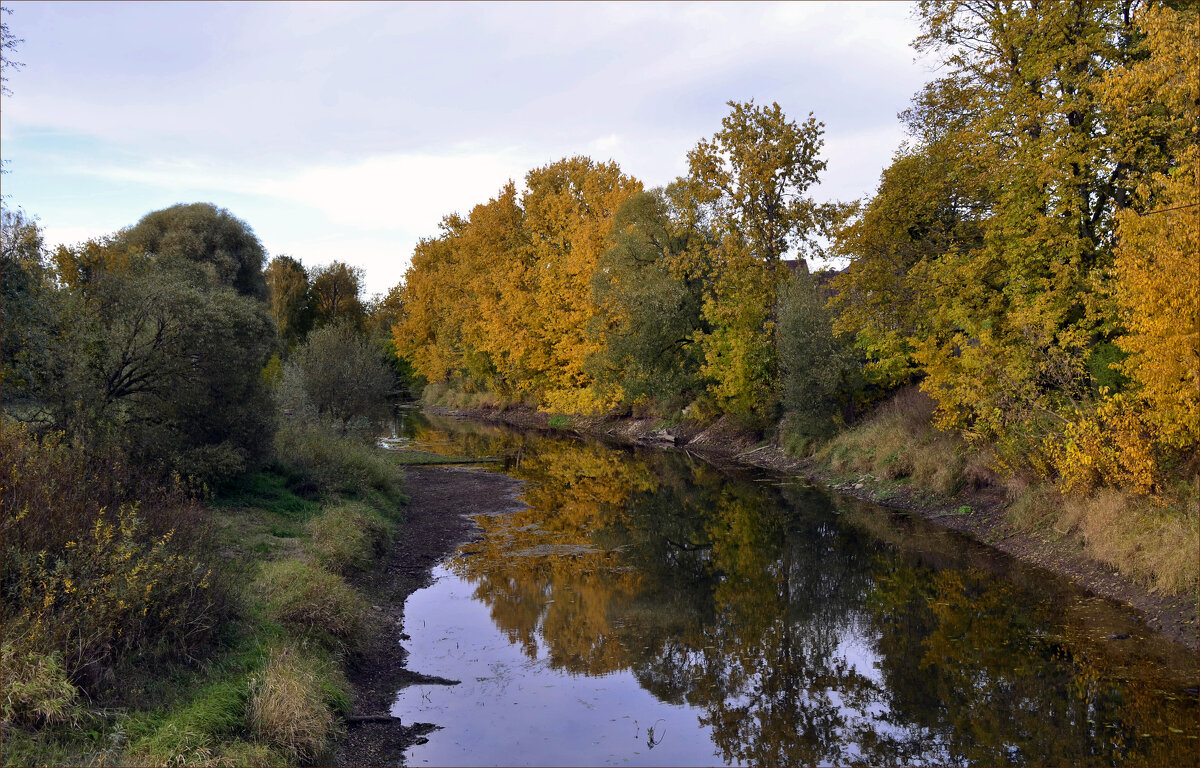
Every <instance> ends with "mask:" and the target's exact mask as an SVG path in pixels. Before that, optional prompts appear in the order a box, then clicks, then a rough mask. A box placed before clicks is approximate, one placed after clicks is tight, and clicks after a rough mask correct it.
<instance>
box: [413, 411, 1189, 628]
mask: <svg viewBox="0 0 1200 768" xmlns="http://www.w3.org/2000/svg"><path fill="white" fill-rule="evenodd" d="M427 410H429V412H431V413H435V414H438V415H443V416H449V417H453V418H464V419H476V420H479V421H490V422H498V423H502V424H507V425H510V426H516V427H522V428H527V429H539V430H551V427H550V417H549V415H548V414H545V413H540V412H537V411H532V410H529V409H525V408H510V409H506V410H503V411H500V410H495V409H472V410H461V411H459V410H452V409H447V408H429V409H427ZM558 431H562V430H558ZM567 431H569V432H574V433H576V434H579V435H581V436H584V435H587V436H593V437H601V438H603V439H606V440H613V441H617V442H624V443H628V444H638V445H648V446H660V447H673V448H677V449H681V450H685V451H687V452H689V453H693V454H696V455H697V456H699V457H701V458H702V459H704V460H706V461H709V462H710V463H714V464H718V465H720V464H733V465H743V466H746V465H748V466H754V467H759V468H762V469H768V470H771V471H774V472H779V473H782V474H786V475H793V476H799V477H803V478H805V479H806V480H809V481H810V482H813V483H815V484H818V485H821V486H823V487H825V488H827V489H828V490H830V491H833V492H836V493H839V494H842V495H845V496H850V497H853V498H857V499H863V500H865V501H870V502H873V503H876V504H879V505H881V506H884V507H889V508H892V509H898V510H903V511H905V512H910V513H913V514H917V515H920V516H921V517H924V518H925V519H927V520H930V521H932V522H934V523H936V524H938V525H941V526H943V527H945V528H949V529H951V530H955V531H960V532H962V533H966V534H968V535H970V536H972V537H973V538H975V539H977V540H979V541H981V542H983V543H985V544H987V545H988V546H991V547H994V548H996V549H998V550H1000V551H1002V552H1005V553H1007V554H1009V555H1012V556H1013V557H1016V558H1018V559H1020V560H1022V561H1024V562H1027V563H1031V564H1033V565H1036V566H1038V567H1041V568H1044V569H1046V570H1048V571H1050V572H1052V573H1054V574H1056V575H1058V576H1061V577H1064V578H1066V579H1068V580H1069V581H1071V582H1073V583H1075V584H1078V585H1080V586H1082V587H1083V588H1085V589H1087V590H1088V591H1089V592H1091V593H1093V594H1095V595H1099V596H1102V597H1106V598H1109V599H1111V600H1115V601H1117V602H1119V603H1123V604H1125V605H1128V606H1130V607H1132V608H1134V609H1135V610H1136V611H1137V612H1138V614H1139V616H1140V618H1141V619H1142V621H1143V622H1144V623H1145V625H1146V626H1147V627H1148V628H1149V629H1151V630H1153V631H1154V632H1158V633H1160V634H1161V635H1163V636H1164V637H1166V638H1168V639H1170V640H1172V641H1174V642H1176V643H1180V644H1182V645H1184V646H1186V647H1188V648H1190V649H1191V650H1193V651H1195V650H1197V648H1198V646H1200V643H1198V636H1197V631H1198V630H1197V605H1196V598H1195V596H1188V595H1179V596H1163V595H1158V594H1154V593H1152V592H1150V591H1148V590H1147V589H1146V588H1145V587H1144V586H1142V585H1141V584H1138V583H1137V582H1134V581H1132V580H1130V579H1128V578H1126V577H1125V576H1123V575H1121V574H1120V573H1117V572H1115V571H1114V570H1113V569H1112V568H1111V567H1110V566H1106V565H1104V564H1103V563H1099V562H1097V561H1095V560H1093V559H1091V558H1089V557H1087V556H1086V555H1085V554H1083V552H1082V546H1083V545H1082V542H1081V541H1080V540H1079V539H1078V538H1076V537H1074V536H1059V537H1057V538H1050V537H1049V536H1039V535H1036V534H1034V533H1029V532H1023V531H1014V530H1012V529H1011V527H1010V526H1009V525H1008V523H1007V509H1008V500H1007V499H1006V497H1005V495H1004V491H1003V490H1002V489H999V488H980V489H968V490H966V491H964V492H962V493H960V494H959V495H957V496H955V497H954V498H953V499H951V500H950V501H948V502H941V503H931V502H930V501H929V500H928V499H927V498H926V497H924V496H923V495H922V494H920V493H918V492H914V491H913V490H911V489H897V488H896V487H895V486H894V485H891V486H889V487H887V488H886V490H885V489H884V488H882V487H881V484H880V483H878V481H877V480H876V479H875V478H872V477H870V476H869V475H867V476H852V477H839V476H834V475H833V474H831V473H829V472H828V471H826V470H824V469H823V468H822V467H820V466H818V465H817V464H816V463H815V462H812V461H805V460H800V459H794V458H792V457H790V456H788V455H787V454H785V453H784V451H783V449H782V448H781V447H780V446H779V445H778V444H777V443H767V444H763V443H761V441H759V440H758V439H757V438H756V437H755V436H753V435H749V434H746V433H745V432H743V431H739V430H738V429H737V428H736V427H735V426H733V425H731V424H730V423H729V422H727V421H725V420H722V421H718V422H717V423H716V424H713V425H711V426H710V427H708V428H707V429H703V430H702V429H700V428H698V427H695V426H692V425H672V426H669V427H666V428H662V427H661V426H660V425H659V424H657V423H656V422H654V421H653V420H650V419H634V418H611V417H596V418H591V419H574V420H573V421H572V423H571V426H570V428H569V429H568V430H567ZM964 505H965V506H969V507H971V512H970V513H969V514H960V513H959V512H958V510H959V509H961V507H963V506H964Z"/></svg>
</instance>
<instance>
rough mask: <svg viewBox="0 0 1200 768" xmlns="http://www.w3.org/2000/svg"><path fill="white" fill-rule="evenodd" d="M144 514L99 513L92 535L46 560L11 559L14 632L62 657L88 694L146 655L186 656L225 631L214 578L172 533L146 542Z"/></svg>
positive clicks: (43, 555) (17, 555)
mask: <svg viewBox="0 0 1200 768" xmlns="http://www.w3.org/2000/svg"><path fill="white" fill-rule="evenodd" d="M140 522H141V521H140V519H139V517H138V510H137V507H128V506H127V507H122V508H121V509H120V511H119V512H118V514H117V517H116V520H115V521H112V522H110V521H108V520H107V519H106V517H105V515H103V510H101V511H100V512H98V513H96V516H95V518H94V523H93V525H92V528H91V530H90V531H89V533H88V535H87V536H86V537H82V538H81V539H80V540H78V541H68V542H66V544H64V545H63V549H62V550H60V551H59V552H58V553H56V554H55V555H54V556H53V558H51V556H50V555H49V554H48V553H47V552H46V551H44V550H43V551H41V552H36V553H31V552H21V551H19V550H15V549H9V550H8V551H7V552H6V556H5V559H6V561H8V562H7V566H8V567H7V569H6V570H8V572H9V573H8V574H7V576H8V577H10V578H11V581H9V582H6V584H5V595H4V598H5V599H4V613H5V615H4V620H5V634H6V636H8V637H12V638H19V639H20V640H21V641H22V642H25V643H28V646H29V647H31V648H36V649H38V650H39V651H44V652H54V651H58V652H60V653H61V654H62V658H63V663H64V666H65V668H66V671H67V674H68V676H69V677H70V679H71V680H72V681H74V682H76V683H78V684H82V685H84V686H85V687H88V686H90V685H92V684H95V683H97V682H99V681H100V680H102V679H105V678H107V677H109V676H110V675H111V671H112V669H113V667H115V665H116V664H118V663H119V662H120V661H121V660H122V659H123V658H125V657H126V656H127V655H129V654H131V653H135V652H140V651H147V650H150V651H155V652H168V653H179V654H186V653H187V652H188V650H189V648H191V647H193V646H194V644H195V643H196V642H197V640H199V639H202V638H206V637H207V636H208V635H209V634H210V633H211V631H212V629H213V627H214V626H215V625H216V623H217V616H216V614H217V608H216V604H215V602H214V598H213V597H212V596H211V595H210V583H211V573H210V571H209V570H208V569H207V568H205V567H204V566H202V565H201V564H200V563H199V562H197V560H196V559H195V558H194V557H192V556H190V555H187V554H182V553H180V551H179V549H180V548H179V547H177V546H176V545H174V544H173V536H172V534H171V532H167V533H166V534H163V535H162V536H158V537H149V536H145V535H143V534H142V533H141V532H140V530H139V528H140Z"/></svg>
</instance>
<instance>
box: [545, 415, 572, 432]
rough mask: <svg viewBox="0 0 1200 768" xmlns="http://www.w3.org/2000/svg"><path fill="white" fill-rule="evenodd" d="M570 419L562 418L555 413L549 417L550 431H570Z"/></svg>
mask: <svg viewBox="0 0 1200 768" xmlns="http://www.w3.org/2000/svg"><path fill="white" fill-rule="evenodd" d="M570 428H571V419H569V418H568V417H566V416H563V415H562V414H561V413H556V414H554V415H553V416H551V417H550V429H570Z"/></svg>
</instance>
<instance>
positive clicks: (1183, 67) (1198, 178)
mask: <svg viewBox="0 0 1200 768" xmlns="http://www.w3.org/2000/svg"><path fill="white" fill-rule="evenodd" d="M1195 10H1196V9H1195V6H1193V7H1192V9H1191V10H1190V11H1188V10H1176V9H1173V8H1170V7H1167V6H1147V7H1146V8H1145V9H1143V10H1142V11H1141V12H1140V15H1139V17H1138V27H1139V31H1141V33H1142V34H1143V35H1144V42H1143V43H1142V48H1143V50H1144V51H1145V55H1144V56H1143V57H1139V58H1137V59H1135V60H1134V61H1133V62H1132V63H1131V64H1130V65H1129V66H1128V67H1127V68H1123V69H1121V70H1117V71H1115V72H1113V73H1112V74H1111V75H1110V77H1109V79H1108V81H1107V83H1106V85H1107V92H1106V95H1107V97H1108V101H1109V104H1110V105H1111V106H1112V108H1113V109H1114V110H1115V111H1116V112H1117V114H1118V115H1119V116H1121V117H1123V118H1125V120H1124V123H1125V124H1126V125H1131V126H1135V128H1134V129H1133V130H1140V131H1141V132H1143V133H1146V134H1149V135H1150V136H1151V137H1153V138H1154V139H1155V140H1154V141H1151V142H1149V144H1150V145H1151V146H1152V147H1154V148H1155V149H1156V150H1157V151H1158V152H1159V153H1161V154H1160V160H1159V162H1158V163H1156V164H1155V165H1157V168H1154V167H1152V169H1151V172H1150V173H1146V174H1143V175H1141V176H1139V177H1137V178H1136V181H1137V182H1138V185H1137V186H1136V187H1135V188H1134V190H1133V196H1134V197H1135V200H1136V204H1135V206H1133V207H1131V208H1129V209H1126V210H1123V211H1122V212H1121V213H1120V214H1119V215H1118V220H1117V235H1118V237H1119V244H1118V247H1117V255H1116V264H1115V273H1116V280H1115V283H1114V286H1113V291H1114V295H1115V297H1116V300H1117V303H1118V305H1119V308H1120V309H1119V311H1120V320H1121V323H1122V325H1123V326H1124V327H1125V329H1126V330H1127V333H1126V334H1124V335H1122V336H1120V337H1119V338H1118V339H1117V344H1118V345H1119V346H1120V347H1121V348H1122V349H1123V350H1124V351H1125V353H1126V354H1128V357H1127V358H1126V359H1125V360H1124V361H1123V363H1122V364H1121V368H1122V369H1123V370H1124V372H1125V373H1126V374H1127V375H1128V376H1129V377H1130V378H1131V379H1132V380H1133V381H1134V382H1135V383H1136V385H1137V388H1138V390H1139V394H1140V395H1141V396H1142V397H1144V398H1145V399H1146V401H1147V403H1148V405H1149V408H1148V413H1147V419H1148V421H1149V422H1150V423H1151V425H1153V429H1154V431H1155V433H1156V437H1157V439H1158V440H1159V441H1161V442H1162V443H1163V444H1165V445H1168V446H1171V447H1173V448H1177V449H1182V448H1190V447H1194V446H1196V445H1197V443H1200V423H1198V417H1197V413H1198V412H1200V316H1198V312H1200V309H1198V308H1200V288H1198V282H1197V280H1196V279H1195V278H1196V277H1197V272H1198V271H1200V256H1198V254H1200V197H1198V192H1197V190H1198V189H1200V84H1198V83H1197V78H1196V77H1195V73H1196V72H1198V71H1200V30H1198V29H1197V23H1196V13H1195ZM1131 144H1133V146H1135V147H1136V146H1140V145H1141V144H1143V142H1136V141H1135V142H1131Z"/></svg>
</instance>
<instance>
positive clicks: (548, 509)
mask: <svg viewBox="0 0 1200 768" xmlns="http://www.w3.org/2000/svg"><path fill="white" fill-rule="evenodd" d="M398 435H399V436H400V437H401V438H407V440H405V439H401V440H400V441H399V442H400V443H407V442H409V441H411V444H413V445H414V446H415V447H420V448H422V449H424V450H427V451H433V452H438V453H443V454H445V455H455V456H461V455H468V456H479V457H499V458H501V459H503V464H491V465H488V468H489V469H491V470H496V469H498V468H499V467H501V466H503V468H504V471H505V472H507V473H509V474H511V475H513V476H515V477H518V478H520V479H521V480H523V481H524V483H525V485H524V492H523V498H524V501H525V502H526V503H527V504H528V506H529V508H528V509H527V510H524V511H522V512H519V513H515V514H511V515H505V516H493V517H480V518H478V523H479V525H480V527H481V528H482V529H483V536H482V539H481V540H479V541H476V542H473V543H470V544H467V545H464V546H463V547H461V548H460V549H459V550H458V552H456V553H455V554H454V555H453V556H452V557H451V558H450V559H449V560H448V561H447V562H445V563H444V564H443V565H442V566H439V568H438V569H437V570H436V571H435V574H434V575H435V582H434V583H433V584H432V585H431V586H430V587H428V588H427V589H425V590H422V591H419V592H417V593H414V594H413V595H412V596H411V597H410V598H409V601H408V603H407V604H406V607H405V632H406V633H407V635H408V639H407V640H406V641H405V642H404V646H405V648H406V649H407V650H408V652H409V654H410V655H409V658H408V661H407V666H408V668H409V669H411V670H413V671H416V672H420V673H424V674H428V675H434V676H439V677H444V678H450V679H453V680H459V681H461V683H460V684H458V685H453V686H441V685H415V686H411V687H409V688H406V689H404V690H402V691H400V692H399V694H398V696H397V699H396V702H395V704H394V706H393V710H392V711H393V714H395V715H398V716H400V717H401V718H403V719H404V721H405V722H409V723H411V722H430V723H435V724H437V725H439V726H441V729H440V730H437V731H435V732H433V733H431V734H429V737H428V738H429V741H428V743H426V744H423V745H419V746H416V747H414V748H413V749H412V750H411V751H410V753H409V754H408V755H407V762H408V764H410V765H424V764H429V765H608V764H615V765H725V764H728V765H1197V764H1200V758H1198V757H1197V755H1198V747H1200V745H1198V737H1200V724H1198V719H1200V703H1198V699H1197V694H1196V689H1195V686H1196V685H1197V678H1198V670H1197V659H1196V657H1195V655H1194V654H1192V653H1191V652H1190V651H1188V650H1187V649H1185V648H1183V647H1181V646H1178V645H1175V644H1173V643H1170V642H1168V641H1166V640H1164V639H1161V638H1158V637H1155V636H1154V635H1153V634H1152V633H1150V632H1149V631H1147V630H1146V629H1144V628H1143V627H1142V626H1141V625H1140V624H1139V623H1138V622H1137V621H1136V619H1135V617H1134V615H1133V613H1132V612H1130V611H1128V610H1126V609H1124V608H1122V607H1120V606H1118V605H1116V604H1114V603H1111V602H1109V601H1107V600H1104V599H1101V598H1096V597H1093V596H1090V595H1088V594H1087V593H1085V592H1083V591H1081V590H1079V589H1077V588H1075V587H1074V586H1073V585H1072V584H1070V583H1069V582H1067V581H1065V580H1063V579H1059V578H1057V577H1055V576H1053V575H1051V574H1049V573H1048V572H1045V571H1042V570H1040V569H1037V568H1033V567H1030V566H1025V565H1023V564H1021V563H1019V562H1017V561H1015V560H1013V559H1011V558H1009V557H1007V556H1005V555H1003V554H1001V553H998V552H996V551H994V550H990V549H988V548H987V547H984V546H982V545H980V544H977V543H975V542H973V541H971V540H969V539H967V538H965V537H963V536H960V535H958V534H955V533H953V532H950V531H946V530H943V529H939V528H937V527H936V526H933V525H931V524H929V523H927V522H925V521H923V520H921V519H919V518H916V517H913V516H908V515H905V514H902V513H896V512H893V511H889V510H886V509H882V508H879V507H876V506H874V505H870V504H866V503H863V502H858V501H854V500H848V499H841V498H837V497H834V496H832V495H830V494H829V493H826V492H825V491H823V490H821V489H818V488H814V487H811V486H809V485H807V484H806V483H804V482H802V481H798V480H794V479H789V478H784V477H780V476H776V475H769V474H757V473H750V472H741V471H735V470H722V469H717V468H714V467H712V466H710V465H709V464H707V463H705V462H703V461H701V460H699V459H697V458H694V457H691V456H689V455H687V454H686V453H683V452H680V451H655V450H646V451H642V450H629V449H625V448H616V447H612V446H608V445H604V444H601V443H598V442H589V441H584V440H579V439H575V438H570V437H566V436H562V437H559V436H555V435H546V434H533V433H522V432H518V431H515V430H510V429H506V428H503V427H498V426H493V425H483V424H475V423H470V422H458V421H453V420H439V419H435V418H433V417H425V416H422V415H420V414H418V413H415V412H414V413H409V414H406V415H405V419H404V421H403V423H402V424H400V425H399V429H398ZM455 471H478V470H471V469H460V470H455ZM464 511H465V512H466V511H469V510H464Z"/></svg>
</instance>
